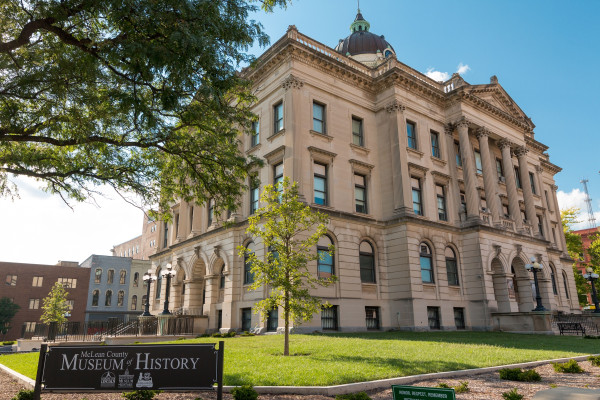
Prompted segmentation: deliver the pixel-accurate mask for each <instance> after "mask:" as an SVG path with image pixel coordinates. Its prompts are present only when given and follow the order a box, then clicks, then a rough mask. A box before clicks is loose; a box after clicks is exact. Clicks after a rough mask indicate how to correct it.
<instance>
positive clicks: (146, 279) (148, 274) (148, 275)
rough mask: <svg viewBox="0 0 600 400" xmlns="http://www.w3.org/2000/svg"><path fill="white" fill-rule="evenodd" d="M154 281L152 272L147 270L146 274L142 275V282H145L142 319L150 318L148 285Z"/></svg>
mask: <svg viewBox="0 0 600 400" xmlns="http://www.w3.org/2000/svg"><path fill="white" fill-rule="evenodd" d="M155 280H156V277H155V276H154V275H152V270H151V269H149V270H148V272H146V273H144V282H146V308H145V309H144V313H143V314H142V317H151V316H152V314H150V284H151V283H152V282H154V281H155Z"/></svg>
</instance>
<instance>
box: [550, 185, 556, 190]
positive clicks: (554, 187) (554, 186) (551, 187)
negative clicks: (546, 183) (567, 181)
mask: <svg viewBox="0 0 600 400" xmlns="http://www.w3.org/2000/svg"><path fill="white" fill-rule="evenodd" d="M550 189H552V191H553V192H556V191H557V190H558V186H556V185H550Z"/></svg>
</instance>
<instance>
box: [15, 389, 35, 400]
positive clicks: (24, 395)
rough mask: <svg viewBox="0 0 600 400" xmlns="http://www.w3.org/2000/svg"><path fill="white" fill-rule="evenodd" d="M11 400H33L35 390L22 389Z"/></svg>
mask: <svg viewBox="0 0 600 400" xmlns="http://www.w3.org/2000/svg"><path fill="white" fill-rule="evenodd" d="M11 400H33V390H25V389H21V390H19V393H17V395H16V396H15V397H13V398H12V399H11Z"/></svg>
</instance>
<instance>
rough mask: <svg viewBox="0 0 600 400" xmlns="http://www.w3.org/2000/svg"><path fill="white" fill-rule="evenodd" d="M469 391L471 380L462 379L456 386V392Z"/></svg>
mask: <svg viewBox="0 0 600 400" xmlns="http://www.w3.org/2000/svg"><path fill="white" fill-rule="evenodd" d="M468 391H469V382H467V381H462V382H460V383H459V384H458V385H457V386H454V392H455V393H467V392H468Z"/></svg>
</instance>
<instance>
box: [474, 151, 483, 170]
mask: <svg viewBox="0 0 600 400" xmlns="http://www.w3.org/2000/svg"><path fill="white" fill-rule="evenodd" d="M475 169H476V170H477V173H478V174H479V175H481V174H483V166H482V164H481V153H480V152H479V150H475Z"/></svg>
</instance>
